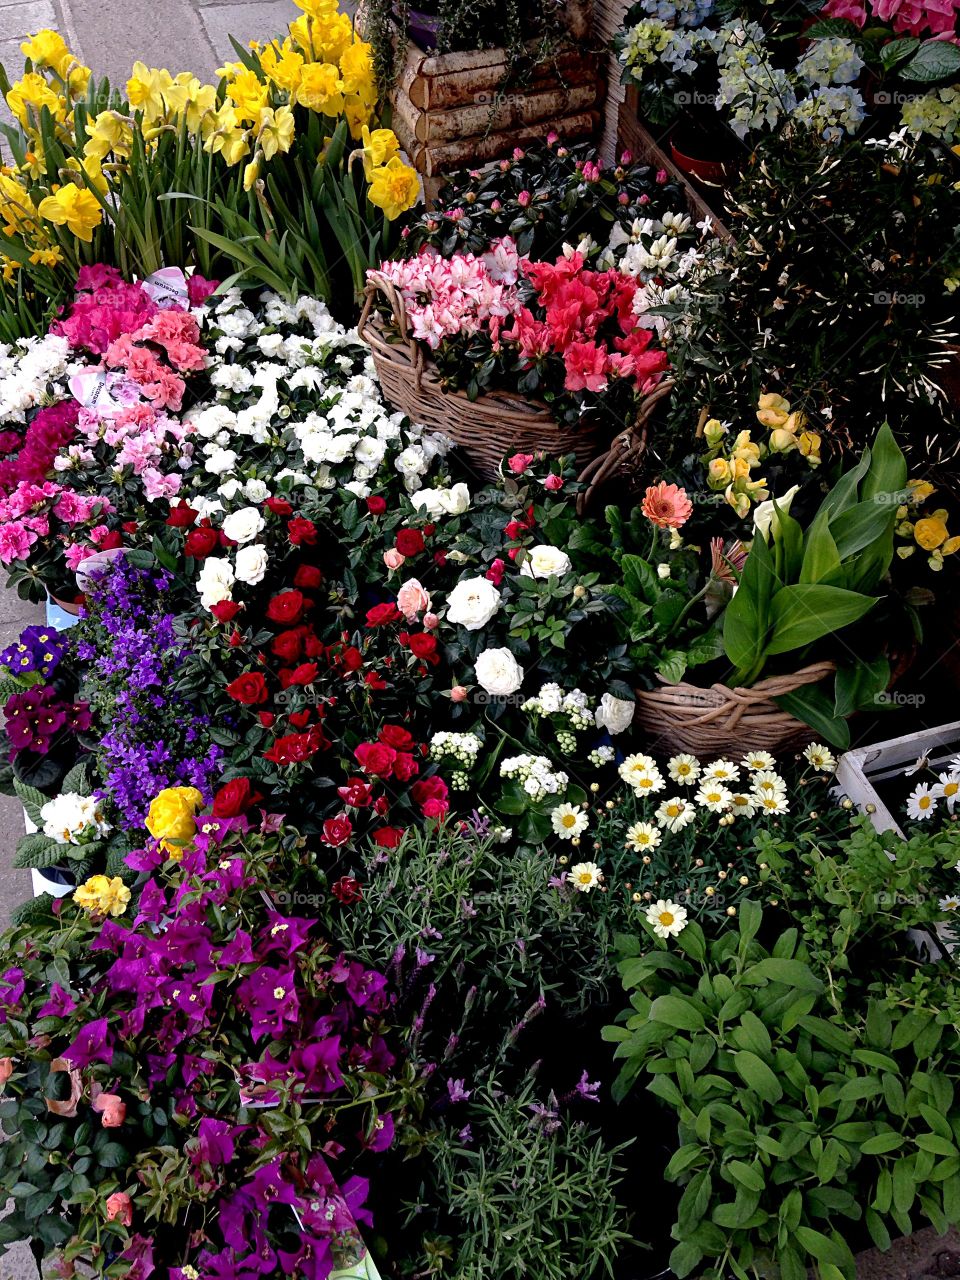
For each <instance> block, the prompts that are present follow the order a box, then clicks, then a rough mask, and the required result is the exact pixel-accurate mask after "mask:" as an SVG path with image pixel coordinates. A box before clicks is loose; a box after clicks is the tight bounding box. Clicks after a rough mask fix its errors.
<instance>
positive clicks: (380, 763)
mask: <svg viewBox="0 0 960 1280" xmlns="http://www.w3.org/2000/svg"><path fill="white" fill-rule="evenodd" d="M353 755H354V759H355V760H356V762H357V764H358V765H359V766H360V768H361V769H362V770H363V772H364V773H372V774H373V776H374V777H375V778H389V777H390V774H391V772H392V771H393V764H394V761H395V760H396V758H397V753H396V751H394V749H393V747H388V746H386V745H385V744H384V743H382V742H361V744H360V746H359V747H357V749H356V751H354V753H353Z"/></svg>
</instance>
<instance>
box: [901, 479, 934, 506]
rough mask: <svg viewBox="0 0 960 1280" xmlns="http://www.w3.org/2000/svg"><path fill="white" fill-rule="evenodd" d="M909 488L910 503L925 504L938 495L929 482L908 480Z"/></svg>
mask: <svg viewBox="0 0 960 1280" xmlns="http://www.w3.org/2000/svg"><path fill="white" fill-rule="evenodd" d="M907 488H908V489H909V490H910V501H911V502H916V503H920V502H925V501H926V500H927V498H930V497H932V496H933V495H934V494H935V493H936V489H935V488H934V487H933V485H932V484H931V483H930V481H929V480H908V481H907Z"/></svg>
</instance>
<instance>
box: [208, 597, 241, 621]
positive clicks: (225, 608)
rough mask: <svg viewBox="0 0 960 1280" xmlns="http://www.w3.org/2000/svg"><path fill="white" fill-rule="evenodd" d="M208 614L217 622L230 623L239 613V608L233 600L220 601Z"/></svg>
mask: <svg viewBox="0 0 960 1280" xmlns="http://www.w3.org/2000/svg"><path fill="white" fill-rule="evenodd" d="M210 612H211V613H212V614H213V616H214V617H215V618H216V620H217V621H218V622H232V621H233V620H234V618H235V617H236V616H237V614H238V613H239V612H240V606H239V605H238V604H237V602H236V601H235V600H221V601H220V603H219V604H215V605H214V606H213V608H212V609H211V610H210Z"/></svg>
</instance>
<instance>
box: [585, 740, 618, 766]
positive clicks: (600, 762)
mask: <svg viewBox="0 0 960 1280" xmlns="http://www.w3.org/2000/svg"><path fill="white" fill-rule="evenodd" d="M616 754H617V753H616V751H615V750H614V749H613V747H611V746H608V745H604V746H601V747H594V749H593V750H592V751H591V752H590V754H589V755H588V756H587V759H588V760H589V761H590V763H591V764H592V765H593V766H594V768H596V769H602V768H603V767H604V765H607V764H612V762H613V760H614V759H615V758H616Z"/></svg>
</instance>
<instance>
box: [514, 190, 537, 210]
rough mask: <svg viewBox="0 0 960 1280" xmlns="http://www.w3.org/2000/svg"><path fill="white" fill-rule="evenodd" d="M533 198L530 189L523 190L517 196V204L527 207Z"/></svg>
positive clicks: (523, 207)
mask: <svg viewBox="0 0 960 1280" xmlns="http://www.w3.org/2000/svg"><path fill="white" fill-rule="evenodd" d="M532 199H533V197H532V196H531V194H530V192H529V191H521V192H520V194H519V195H518V196H517V204H518V205H519V206H520V208H521V209H526V208H527V206H528V205H529V203H530V201H531V200H532Z"/></svg>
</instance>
